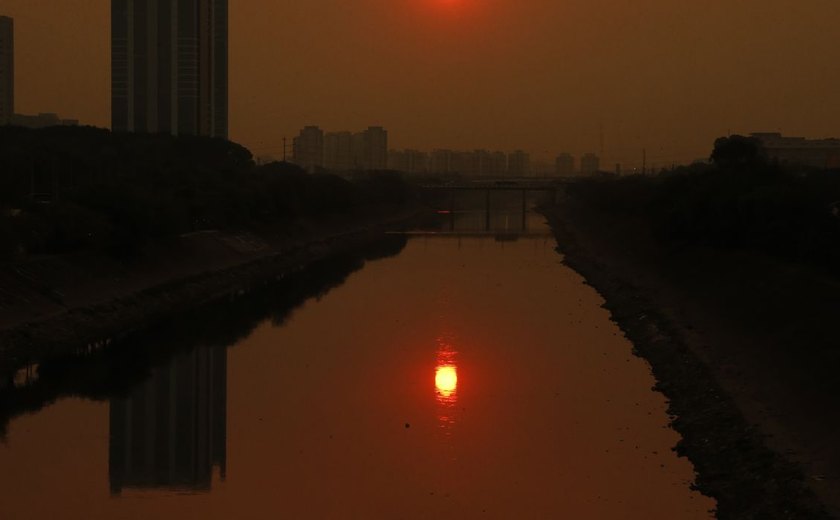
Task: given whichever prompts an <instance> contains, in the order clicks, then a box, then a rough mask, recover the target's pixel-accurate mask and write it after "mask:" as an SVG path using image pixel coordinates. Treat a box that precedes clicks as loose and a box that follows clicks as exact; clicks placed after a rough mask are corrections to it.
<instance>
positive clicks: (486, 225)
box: [484, 190, 490, 231]
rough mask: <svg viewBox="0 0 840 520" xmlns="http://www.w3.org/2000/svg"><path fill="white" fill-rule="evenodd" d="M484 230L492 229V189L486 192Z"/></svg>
mask: <svg viewBox="0 0 840 520" xmlns="http://www.w3.org/2000/svg"><path fill="white" fill-rule="evenodd" d="M484 197H485V200H484V230H485V231H490V190H487V191H486V192H485V194H484Z"/></svg>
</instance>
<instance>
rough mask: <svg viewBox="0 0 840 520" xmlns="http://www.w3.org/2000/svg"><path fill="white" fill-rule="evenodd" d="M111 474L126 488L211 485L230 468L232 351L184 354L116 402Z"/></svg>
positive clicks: (118, 488) (118, 487)
mask: <svg viewBox="0 0 840 520" xmlns="http://www.w3.org/2000/svg"><path fill="white" fill-rule="evenodd" d="M110 433H111V435H110V439H111V440H110V446H109V457H108V459H109V460H108V466H109V479H110V482H111V492H112V493H113V494H115V495H118V494H120V493H121V492H122V491H123V490H124V489H126V488H131V489H154V488H160V489H180V490H192V491H209V490H210V487H211V484H212V480H213V471H214V469H215V468H218V471H219V476H220V477H221V478H222V479H224V478H225V473H226V470H227V447H226V443H227V349H226V348H225V347H224V346H213V347H206V348H197V349H195V350H193V351H191V352H187V353H182V354H179V355H178V356H177V357H176V358H175V359H174V360H172V362H170V363H169V364H168V365H167V366H163V367H157V368H154V369H152V373H151V375H150V376H149V378H148V379H147V380H146V381H145V382H143V383H141V384H140V385H138V386H137V387H136V388H134V389H133V390H132V391H131V393H130V394H129V395H128V396H125V397H118V398H114V399H112V400H111V406H110Z"/></svg>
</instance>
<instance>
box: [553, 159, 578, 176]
mask: <svg viewBox="0 0 840 520" xmlns="http://www.w3.org/2000/svg"><path fill="white" fill-rule="evenodd" d="M554 173H556V174H557V175H558V176H560V177H568V176H570V175H574V174H575V158H574V157H572V154H569V153H561V154H560V155H558V156H557V159H556V160H555V161H554Z"/></svg>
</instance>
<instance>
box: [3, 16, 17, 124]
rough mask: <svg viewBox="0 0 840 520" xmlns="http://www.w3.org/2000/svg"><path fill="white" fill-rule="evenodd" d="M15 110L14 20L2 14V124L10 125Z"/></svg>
mask: <svg viewBox="0 0 840 520" xmlns="http://www.w3.org/2000/svg"><path fill="white" fill-rule="evenodd" d="M14 111H15V31H14V21H13V20H12V19H11V18H9V17H8V16H0V125H8V124H9V123H10V122H11V121H12V116H13V115H14Z"/></svg>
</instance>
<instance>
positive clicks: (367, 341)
mask: <svg viewBox="0 0 840 520" xmlns="http://www.w3.org/2000/svg"><path fill="white" fill-rule="evenodd" d="M444 222H445V224H444V225H443V226H442V228H441V229H442V230H443V231H442V232H436V233H417V234H411V235H409V236H392V237H390V238H389V241H388V242H387V243H385V244H384V245H383V246H381V247H379V248H378V249H376V250H374V251H366V252H364V253H360V255H359V257H356V258H343V259H338V260H335V261H333V262H332V263H326V264H325V265H320V266H316V267H315V268H313V270H310V272H308V273H304V274H303V275H301V276H300V277H298V278H296V279H295V280H291V281H287V282H284V283H283V284H282V285H281V286H278V287H270V288H261V289H258V290H255V291H254V292H253V294H249V295H245V296H242V297H239V298H234V299H232V300H231V301H229V302H224V303H222V304H219V305H217V306H216V307H214V308H212V309H206V310H201V311H197V312H196V313H195V314H194V315H189V316H184V317H179V318H177V319H173V320H172V322H171V323H167V324H164V325H162V326H161V327H159V328H158V329H156V330H155V331H150V332H149V333H147V334H145V335H144V336H143V337H140V338H137V339H135V340H133V342H132V343H131V344H130V345H128V346H126V347H125V348H124V349H122V350H121V351H120V352H119V353H118V354H114V353H109V352H107V351H106V352H105V353H103V354H97V355H95V356H93V357H92V358H91V359H88V360H85V361H81V362H78V363H65V364H61V365H59V366H55V367H48V366H44V367H41V368H40V369H39V370H36V371H35V372H36V373H35V374H29V375H30V377H29V380H28V381H27V380H26V378H25V377H19V378H18V381H16V382H15V384H11V385H9V386H7V388H5V389H4V390H3V391H2V400H0V411H2V413H3V418H4V421H5V427H4V431H5V434H4V440H3V441H2V442H0V518H2V519H30V518H32V519H47V518H68V519H75V518H78V519H86V520H87V519H99V518H102V519H122V518H132V519H133V518H137V519H150V518H154V519H168V518H202V519H229V518H248V519H250V518H295V519H298V518H317V519H321V518H323V519H337V518H365V519H369V518H388V519H390V518H417V519H428V518H505V519H507V518H511V519H513V518H535V519H537V518H539V519H542V518H546V519H548V518H572V519H645V520H651V519H701V518H712V517H713V515H712V514H711V513H710V512H709V511H710V510H711V509H713V508H714V503H713V501H711V500H710V499H708V498H706V497H703V496H702V495H700V494H699V493H697V492H695V491H692V490H691V488H690V484H691V482H692V481H693V478H694V477H693V469H692V467H691V465H690V463H689V462H688V461H686V460H685V459H679V458H677V456H676V455H675V454H674V453H673V452H672V451H671V448H672V447H673V446H675V445H676V443H677V442H678V440H679V438H678V435H677V434H676V433H675V432H674V431H672V430H671V429H670V428H669V427H668V417H667V414H666V402H665V400H664V398H663V397H662V396H661V395H660V394H658V393H655V392H653V391H652V390H651V387H652V386H653V385H654V379H653V377H652V376H651V373H650V369H649V367H648V366H647V364H646V363H645V362H644V361H643V360H641V359H639V358H636V357H634V356H633V354H632V345H631V344H630V343H629V342H628V341H627V340H626V339H625V338H624V337H623V335H622V333H621V332H620V330H619V329H618V328H617V326H616V325H614V324H613V323H612V322H611V321H610V319H609V314H608V312H607V311H605V310H604V309H602V308H601V304H602V303H603V302H602V300H601V298H600V297H599V295H598V294H597V293H596V292H595V291H594V290H593V289H592V288H590V287H589V286H587V285H585V284H584V283H583V280H582V278H581V277H580V276H579V275H578V274H576V273H575V272H574V271H572V270H570V269H568V268H567V267H565V266H564V265H562V263H561V260H562V258H561V256H560V255H559V254H558V253H557V252H556V251H555V250H554V247H555V244H554V241H553V238H551V237H550V236H549V235H548V233H547V229H546V226H545V224H544V223H543V222H542V220H541V219H540V217H539V216H537V215H533V214H532V215H529V216H528V217H527V221H526V222H525V224H526V225H525V226H524V227H525V231H524V232H523V225H522V218H521V215H518V214H517V213H516V212H515V211H514V212H505V211H500V212H495V213H494V214H493V215H492V218H491V219H490V222H489V223H488V221H487V219H486V215H483V214H482V213H481V212H477V213H470V212H464V213H461V214H457V215H454V216H449V217H446V218H445V219H444ZM488 229H489V232H488ZM115 350H116V349H115ZM123 351H124V352H123Z"/></svg>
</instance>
